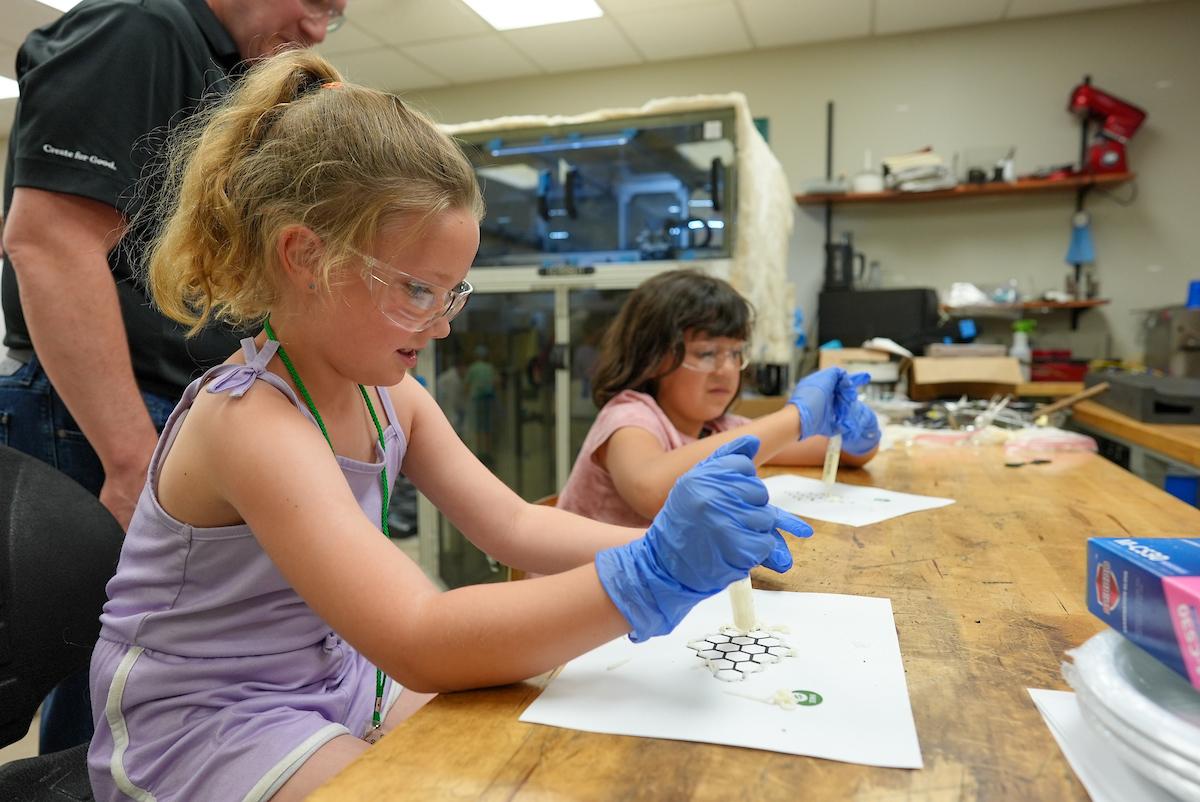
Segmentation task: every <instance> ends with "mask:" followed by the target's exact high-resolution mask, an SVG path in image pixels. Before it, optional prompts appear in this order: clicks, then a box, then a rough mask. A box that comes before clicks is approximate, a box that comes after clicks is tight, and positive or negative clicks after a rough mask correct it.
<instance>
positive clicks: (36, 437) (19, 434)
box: [0, 357, 175, 754]
mask: <svg viewBox="0 0 1200 802" xmlns="http://www.w3.org/2000/svg"><path fill="white" fill-rule="evenodd" d="M14 367H16V365H14V364H13V363H12V362H11V361H0V443H3V444H5V445H7V446H10V447H12V448H15V449H17V450H18V451H23V452H25V453H26V454H29V455H31V456H34V457H37V458H38V459H40V460H41V461H42V462H45V463H47V464H49V465H51V466H52V467H55V468H57V469H58V470H60V471H62V472H63V473H65V474H66V475H67V476H70V477H71V478H72V479H74V480H75V481H76V482H79V484H81V485H83V486H84V487H85V488H87V490H88V491H89V492H91V493H92V494H94V495H99V494H100V487H101V485H103V484H104V469H103V468H102V467H101V465H100V458H99V457H97V456H96V452H95V451H93V450H92V447H91V446H90V445H89V444H88V441H87V438H85V437H84V436H83V432H81V431H80V430H79V426H77V425H76V423H75V420H74V419H73V418H72V417H71V413H69V412H67V406H66V404H64V403H63V400H62V398H60V397H59V395H58V393H56V392H55V391H54V388H53V387H51V386H50V379H49V378H48V377H47V376H46V372H45V371H44V370H42V366H41V365H40V364H38V361H37V357H31V358H30V360H29V362H28V363H26V364H25V365H21V366H20V367H18V368H17V369H16V370H15V372H13V368H14ZM142 398H143V399H144V400H145V402H146V409H147V410H149V412H150V417H151V419H152V420H153V421H154V426H155V427H156V428H157V429H158V430H159V431H162V428H163V426H164V425H166V422H167V417H168V416H169V415H170V414H171V410H172V409H174V407H175V401H173V400H171V399H167V398H162V397H161V396H156V395H150V394H149V393H142ZM91 737H92V705H91V699H90V695H89V693H88V672H87V671H86V670H84V671H80V672H77V673H75V674H72V675H71V676H69V677H67V678H66V679H65V680H63V681H62V682H61V683H59V685H58V687H56V688H55V689H54V690H52V691H51V692H50V695H49V696H47V697H46V700H45V701H44V702H43V703H42V725H41V732H40V738H39V743H38V750H39V751H40V752H41V753H42V754H47V753H50V752H57V751H59V750H60V749H67V748H69V747H72V746H75V745H77V744H81V743H84V742H86V741H89V740H91Z"/></svg>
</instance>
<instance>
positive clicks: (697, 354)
mask: <svg viewBox="0 0 1200 802" xmlns="http://www.w3.org/2000/svg"><path fill="white" fill-rule="evenodd" d="M728 364H732V365H733V366H734V367H735V368H737V369H738V370H741V369H742V368H744V367H745V366H746V344H745V343H739V344H738V345H735V346H733V347H732V348H716V347H714V346H708V345H693V346H691V347H689V348H688V349H687V352H686V353H685V355H684V357H683V366H684V367H685V368H687V369H688V370H694V371H696V372H697V373H712V372H713V371H714V370H720V369H721V368H722V367H724V366H725V365H728Z"/></svg>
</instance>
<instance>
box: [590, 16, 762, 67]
mask: <svg viewBox="0 0 1200 802" xmlns="http://www.w3.org/2000/svg"><path fill="white" fill-rule="evenodd" d="M614 21H615V22H616V23H617V25H618V26H619V27H620V28H621V30H623V31H624V32H625V35H626V36H628V37H629V38H630V39H631V40H632V41H633V44H634V46H635V47H637V49H638V50H639V51H641V53H642V54H643V55H644V56H645V57H646V58H647V59H650V60H652V61H665V60H668V59H677V58H691V57H694V56H704V55H708V54H710V53H732V52H737V51H739V50H749V49H750V48H751V47H752V46H753V45H752V44H751V42H750V38H749V36H748V35H747V34H746V29H745V26H744V25H742V19H741V17H740V16H739V15H738V11H737V9H736V8H734V5H733V3H732V2H719V3H705V4H703V5H700V4H696V5H690V6H688V7H687V8H686V9H680V8H660V9H655V10H653V11H638V12H630V13H628V14H620V15H616V16H614Z"/></svg>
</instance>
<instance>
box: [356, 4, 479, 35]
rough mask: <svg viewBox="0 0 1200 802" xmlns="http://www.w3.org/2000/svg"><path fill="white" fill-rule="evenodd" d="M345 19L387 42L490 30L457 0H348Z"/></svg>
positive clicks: (471, 33)
mask: <svg viewBox="0 0 1200 802" xmlns="http://www.w3.org/2000/svg"><path fill="white" fill-rule="evenodd" d="M346 19H348V20H351V19H352V20H354V21H355V22H356V23H358V24H359V25H361V26H362V27H363V28H364V29H365V30H367V31H370V33H371V35H373V36H375V37H377V38H379V39H382V40H383V41H384V42H387V43H388V44H390V45H405V44H413V43H417V42H428V41H429V40H431V39H455V38H461V37H464V36H472V35H474V34H482V33H489V32H491V31H492V30H493V29H492V26H490V25H488V24H487V23H486V22H484V21H483V19H482V18H481V17H480V16H479V15H478V14H476V13H475V12H474V11H472V10H471V9H469V8H467V6H465V5H463V4H462V3H461V2H459V0H350V1H349V4H348V5H347V7H346Z"/></svg>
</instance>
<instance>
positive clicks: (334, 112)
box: [88, 52, 811, 802]
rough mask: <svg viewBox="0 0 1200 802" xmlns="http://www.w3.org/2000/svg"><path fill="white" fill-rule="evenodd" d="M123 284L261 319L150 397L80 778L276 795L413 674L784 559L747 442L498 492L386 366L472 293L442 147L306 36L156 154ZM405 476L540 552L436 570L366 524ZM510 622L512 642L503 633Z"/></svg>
mask: <svg viewBox="0 0 1200 802" xmlns="http://www.w3.org/2000/svg"><path fill="white" fill-rule="evenodd" d="M168 172H169V179H168V182H167V192H166V194H165V195H164V201H163V202H164V203H165V204H166V205H167V209H166V211H167V212H168V213H169V214H168V215H167V222H166V223H165V224H164V226H163V228H162V230H161V231H159V232H157V239H156V244H155V246H154V248H153V250H152V253H151V256H150V260H149V265H148V271H147V276H146V281H147V282H148V284H149V287H150V288H151V290H152V292H153V296H154V298H155V301H156V303H157V304H158V305H159V306H160V307H161V308H162V310H163V311H164V312H165V313H166V314H168V315H169V316H170V317H172V318H174V319H175V320H177V321H180V322H181V323H183V324H185V325H188V326H190V327H191V330H192V331H193V332H195V331H198V330H199V328H200V327H201V326H202V325H204V323H205V322H207V321H208V320H210V319H219V320H223V321H225V322H227V323H231V324H234V325H236V326H239V327H242V328H244V329H246V330H250V331H254V330H259V329H261V331H260V332H259V333H258V334H257V335H256V336H253V337H248V338H246V339H245V340H243V341H242V349H241V351H240V352H238V353H236V354H234V355H232V356H231V357H230V358H229V359H228V360H227V361H226V362H225V363H224V364H222V365H219V366H217V367H215V368H213V369H212V370H210V371H208V372H207V373H205V374H204V375H202V376H200V377H199V378H197V379H196V380H195V381H194V382H193V383H192V384H191V385H190V386H189V387H188V389H187V391H186V392H185V394H184V396H183V398H182V400H181V401H180V403H179V405H178V407H177V408H176V409H175V411H174V412H173V413H172V415H171V417H170V419H169V421H168V422H167V425H166V428H165V429H164V431H163V434H162V438H161V440H160V441H159V444H158V448H157V450H156V452H155V454H154V457H153V460H152V462H151V465H150V469H149V472H148V475H147V483H146V487H145V489H144V491H143V493H142V495H141V498H140V500H139V502H138V506H137V509H136V511H135V512H134V515H133V520H132V522H131V524H130V526H129V531H128V535H127V537H126V540H125V544H124V547H123V550H122V554H121V559H120V564H119V566H118V568H117V572H116V575H115V577H114V578H113V579H112V580H111V581H110V583H109V585H108V596H109V600H108V603H107V604H106V605H105V608H104V612H103V615H102V617H101V633H100V640H99V643H98V644H97V646H96V649H95V652H94V654H93V658H92V668H91V687H92V698H93V715H94V718H95V720H96V735H95V737H94V738H93V740H92V743H91V748H90V751H89V756H88V761H89V770H90V774H91V780H92V785H93V788H94V792H95V796H96V799H98V800H101V801H102V802H106V801H108V800H117V799H127V798H133V799H141V800H149V799H155V800H159V802H166V800H188V802H194V801H195V800H209V799H212V800H230V799H267V798H273V799H278V800H292V799H301V798H303V797H304V796H306V795H307V793H308V792H309V791H311V790H312V789H313V788H315V787H316V786H317V785H319V784H321V783H322V782H324V781H325V780H326V779H328V778H329V777H330V776H331V775H333V774H334V773H335V772H337V771H339V770H340V769H341V768H343V767H344V766H345V765H347V764H348V763H349V762H350V761H351V760H353V759H354V758H355V757H357V756H358V755H360V754H361V753H362V752H363V751H364V750H366V749H367V748H368V747H369V742H371V741H374V740H375V739H376V738H377V737H378V736H379V734H380V733H382V732H385V731H387V730H388V729H389V728H390V727H392V726H395V724H396V723H397V722H398V721H400V720H402V719H403V718H404V717H405V716H406V715H408V714H410V713H411V712H413V711H414V710H415V709H417V708H418V707H419V706H420V705H421V704H423V703H424V702H425V701H426V700H427V699H428V698H429V694H431V693H434V692H441V691H452V690H457V689H463V688H476V687H481V686H488V685H496V684H501V683H507V682H513V681H516V680H520V679H523V678H527V677H530V676H533V675H536V674H538V673H541V672H543V671H546V670H548V669H550V668H553V667H554V666H556V665H558V664H560V663H562V662H564V661H566V660H568V659H570V658H571V657H574V656H576V655H578V654H581V653H582V652H584V651H587V650H589V649H591V648H593V647H595V646H597V645H599V644H601V643H604V642H606V641H608V640H611V639H612V638H615V637H618V636H620V635H622V634H625V633H628V634H629V635H630V637H631V638H632V639H634V640H635V641H638V640H642V639H645V638H649V637H652V636H655V635H661V634H665V633H667V632H670V631H671V629H672V628H673V627H674V626H675V625H676V624H677V623H678V622H679V621H680V620H681V619H682V617H683V616H684V615H685V614H686V613H687V611H688V610H689V609H691V607H692V606H693V605H695V604H696V603H697V602H699V601H700V600H701V599H703V598H706V597H708V596H711V595H712V594H714V593H717V592H719V591H720V590H722V589H723V588H724V587H726V586H727V585H728V584H729V583H730V582H732V581H734V580H736V579H740V578H742V577H745V576H746V575H747V573H748V572H749V570H750V569H751V568H752V567H753V566H755V565H759V564H765V565H767V566H769V567H772V568H774V569H776V570H781V571H782V570H786V569H787V568H788V567H790V564H791V558H790V555H789V553H788V550H787V547H786V545H785V544H784V543H783V541H782V538H781V537H780V536H779V534H778V532H777V527H781V528H783V529H784V530H786V531H789V532H792V533H796V534H801V535H804V534H806V533H808V532H811V530H809V529H808V527H807V526H806V525H805V524H804V523H803V522H802V521H799V520H798V519H795V518H794V517H792V516H789V515H787V514H786V513H782V512H780V511H778V510H776V509H775V508H773V507H771V506H770V505H768V504H767V503H766V502H767V494H766V490H765V488H764V487H763V486H762V483H761V482H759V481H758V479H757V478H756V476H755V474H754V466H753V463H752V456H753V454H754V452H755V450H756V449H757V441H755V440H754V439H753V438H745V439H743V440H741V441H738V442H735V443H731V444H729V445H728V446H727V447H725V448H724V449H721V450H719V451H718V452H717V453H715V454H714V455H713V457H712V458H711V459H710V460H708V461H706V462H705V463H704V464H702V465H700V466H698V467H697V468H696V469H695V470H694V471H692V472H690V473H689V474H688V475H687V476H685V477H683V478H682V479H681V480H680V482H679V483H678V486H677V488H676V489H675V490H674V491H672V493H671V495H670V498H669V499H668V500H667V503H666V506H665V508H664V510H663V512H662V513H661V514H660V515H658V516H657V517H656V518H655V519H654V522H653V523H652V524H651V525H650V526H649V528H648V529H626V528H621V527H617V526H611V525H607V524H600V523H596V522H593V521H589V520H586V519H584V518H580V517H577V516H574V515H571V514H569V513H567V512H564V511H561V510H555V509H553V508H548V507H540V506H537V505H532V504H528V503H526V502H524V501H522V500H521V499H520V498H518V497H517V496H516V495H515V494H514V493H513V492H512V491H510V490H509V489H508V488H507V487H505V486H504V485H503V484H502V483H501V482H500V481H499V480H497V479H496V478H495V477H494V476H493V475H492V474H491V473H489V472H488V471H487V469H486V468H484V467H483V466H482V465H481V464H480V463H479V462H478V461H477V460H476V459H475V458H474V457H473V456H472V454H471V453H470V451H468V449H467V448H466V447H465V446H464V445H463V444H462V442H461V441H460V440H459V439H458V437H457V436H456V434H455V432H454V430H453V428H452V427H451V426H450V424H449V423H448V422H447V420H446V418H445V416H444V415H443V414H442V412H441V411H440V409H439V408H438V405H437V404H436V402H435V401H434V400H433V399H432V398H431V397H430V396H429V395H428V394H427V393H426V392H425V390H424V389H423V388H422V387H421V386H420V384H419V383H418V382H416V381H415V380H414V379H412V378H411V377H409V376H408V375H407V374H408V372H409V371H411V370H412V369H413V368H414V367H415V366H416V362H417V355H418V353H419V352H420V351H421V349H422V348H424V347H425V346H427V345H428V344H429V342H430V341H431V340H433V339H437V338H442V337H445V336H446V335H447V334H448V333H449V331H450V321H451V319H452V318H453V317H454V316H455V315H456V314H458V313H459V312H460V311H461V310H462V308H463V306H464V305H465V304H466V303H467V300H468V298H469V296H470V294H471V285H470V283H469V282H468V281H467V279H466V274H467V270H468V268H469V267H470V264H471V261H472V259H473V258H474V255H475V252H476V249H477V247H478V242H479V227H478V221H479V219H480V216H481V214H482V207H481V201H480V195H479V189H478V187H477V186H476V183H475V177H474V173H473V171H472V169H471V166H470V164H469V163H468V162H467V160H466V159H465V158H464V157H463V155H462V153H461V152H460V151H459V149H458V148H457V146H456V145H455V144H454V142H453V141H452V140H450V139H449V138H448V137H446V136H445V135H443V134H442V133H441V132H440V131H439V130H438V129H437V128H436V127H435V126H434V125H433V124H432V123H430V121H429V120H428V119H426V118H425V117H424V116H422V115H421V114H419V113H417V112H415V111H414V110H412V109H411V108H410V107H409V106H408V105H407V104H405V103H404V102H403V101H401V100H400V99H399V98H397V97H395V96H393V95H390V94H386V93H383V92H378V91H374V90H371V89H367V88H364V87H360V86H355V85H353V84H349V83H344V82H343V81H342V80H341V77H340V76H339V75H338V74H337V72H336V71H335V70H334V69H333V68H332V67H331V66H330V65H329V64H328V63H327V62H325V61H324V60H323V59H322V58H321V57H320V56H318V55H316V54H313V53H309V52H294V53H287V54H283V55H280V56H276V57H274V58H272V59H269V60H266V61H264V62H262V63H260V64H258V65H257V66H255V67H254V68H252V69H251V70H250V71H249V72H248V73H247V75H246V76H245V77H244V78H243V79H242V80H241V82H240V84H239V87H238V89H237V90H236V91H235V92H234V93H233V95H231V96H230V98H229V99H228V100H227V101H226V102H225V103H224V104H223V105H222V106H220V107H218V108H217V109H215V110H214V111H213V112H212V113H211V114H209V115H208V116H207V117H205V118H203V120H202V122H201V123H199V124H198V125H197V126H196V127H195V128H194V129H192V130H191V131H190V132H189V134H188V135H187V136H185V137H183V138H181V139H180V141H179V142H178V143H177V144H176V146H175V148H174V150H173V157H172V161H171V168H170V170H169V171H168ZM400 470H403V471H404V473H405V475H406V476H407V477H408V478H409V479H410V480H411V481H412V483H413V484H414V485H416V487H417V488H418V489H420V490H421V491H422V492H423V493H424V494H425V495H426V496H427V497H428V498H429V499H430V500H431V501H433V503H434V504H435V505H437V506H438V507H439V508H441V509H442V510H443V511H444V512H445V514H446V515H447V517H448V518H449V519H450V520H451V521H452V522H453V523H454V525H455V526H456V527H458V528H459V529H460V530H461V531H463V532H464V533H465V534H466V535H467V536H468V537H469V538H470V539H471V540H472V541H474V543H475V544H476V545H477V546H479V547H480V548H481V549H483V550H484V551H486V552H487V553H488V554H490V555H492V556H493V557H495V558H496V559H498V560H500V561H502V562H504V563H507V564H509V565H512V566H515V567H517V568H522V569H525V570H528V571H532V572H537V573H541V574H547V575H548V576H545V577H542V578H538V579H533V580H529V581H525V582H513V583H505V584H499V585H483V586H473V587H464V588H458V589H455V590H451V591H448V592H439V591H438V589H437V588H435V587H434V585H433V584H432V583H431V582H430V581H429V580H428V579H427V578H426V577H425V575H424V574H423V573H422V572H421V570H420V568H419V567H418V566H417V565H416V564H414V563H413V562H412V561H411V560H410V559H409V558H408V557H407V556H405V555H404V554H403V553H402V552H401V551H399V550H398V549H396V548H395V547H394V546H392V545H391V544H390V543H389V542H388V540H387V538H386V537H384V536H383V535H381V533H380V530H381V529H383V530H384V531H385V532H386V529H387V521H386V517H387V516H386V512H387V507H388V494H389V491H390V489H391V483H392V481H393V480H394V478H395V476H396V474H397V473H398V472H399V471H400ZM514 644H516V645H517V647H516V648H514Z"/></svg>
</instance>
